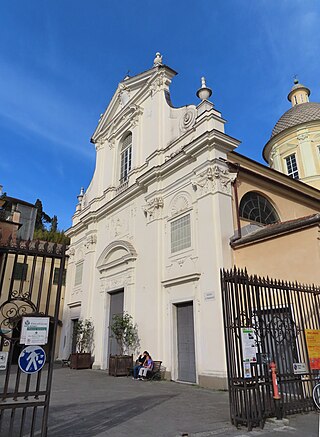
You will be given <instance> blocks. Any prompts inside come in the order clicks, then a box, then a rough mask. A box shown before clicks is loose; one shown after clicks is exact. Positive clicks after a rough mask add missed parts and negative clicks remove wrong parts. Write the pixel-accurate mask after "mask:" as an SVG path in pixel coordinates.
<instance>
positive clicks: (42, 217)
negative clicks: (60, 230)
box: [34, 199, 51, 230]
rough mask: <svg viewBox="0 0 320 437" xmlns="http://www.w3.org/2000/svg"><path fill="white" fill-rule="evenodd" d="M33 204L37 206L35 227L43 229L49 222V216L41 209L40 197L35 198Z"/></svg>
mask: <svg viewBox="0 0 320 437" xmlns="http://www.w3.org/2000/svg"><path fill="white" fill-rule="evenodd" d="M34 206H35V207H36V208H37V216H36V224H35V229H36V230H39V229H42V230H45V229H46V224H48V223H51V217H50V216H49V215H48V214H46V213H45V212H44V211H43V207H42V202H41V200H40V199H37V200H36V203H35V204H34Z"/></svg>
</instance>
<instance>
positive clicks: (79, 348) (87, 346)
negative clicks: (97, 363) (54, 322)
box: [70, 319, 94, 369]
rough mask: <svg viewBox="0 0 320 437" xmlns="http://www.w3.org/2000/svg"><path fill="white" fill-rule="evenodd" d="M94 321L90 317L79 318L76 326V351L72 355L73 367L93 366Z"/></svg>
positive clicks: (85, 367)
mask: <svg viewBox="0 0 320 437" xmlns="http://www.w3.org/2000/svg"><path fill="white" fill-rule="evenodd" d="M93 332H94V327H93V323H92V321H91V320H89V319H84V320H79V321H78V323H77V325H76V328H75V337H76V338H75V343H76V352H75V353H73V354H71V355H70V368H71V369H90V368H91V366H92V356H91V352H92V348H93Z"/></svg>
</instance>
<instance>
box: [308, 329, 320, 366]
mask: <svg viewBox="0 0 320 437" xmlns="http://www.w3.org/2000/svg"><path fill="white" fill-rule="evenodd" d="M305 333H306V340H307V348H308V354H309V360H310V368H311V370H320V329H306V330H305Z"/></svg>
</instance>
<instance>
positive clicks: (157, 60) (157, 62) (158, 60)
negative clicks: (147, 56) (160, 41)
mask: <svg viewBox="0 0 320 437" xmlns="http://www.w3.org/2000/svg"><path fill="white" fill-rule="evenodd" d="M159 65H162V55H161V54H160V53H159V52H157V53H156V57H155V58H154V61H153V66H154V67H158V66H159Z"/></svg>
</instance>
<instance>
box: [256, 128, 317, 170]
mask: <svg viewBox="0 0 320 437" xmlns="http://www.w3.org/2000/svg"><path fill="white" fill-rule="evenodd" d="M316 125H318V126H319V131H320V121H319V120H312V121H307V122H303V123H300V124H296V125H295V126H291V127H288V128H287V129H285V130H283V131H281V132H279V133H278V134H276V135H275V136H274V137H272V138H270V139H269V140H268V142H267V143H266V144H265V146H264V148H263V150H262V157H263V159H264V160H265V161H266V162H267V163H268V162H269V161H268V159H267V157H266V156H267V154H268V155H269V154H270V152H271V149H272V147H273V146H274V145H275V143H278V142H281V141H282V140H284V139H285V138H286V137H289V136H290V135H292V134H294V133H295V132H297V131H298V130H300V129H302V128H306V129H308V128H309V127H313V126H316Z"/></svg>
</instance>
